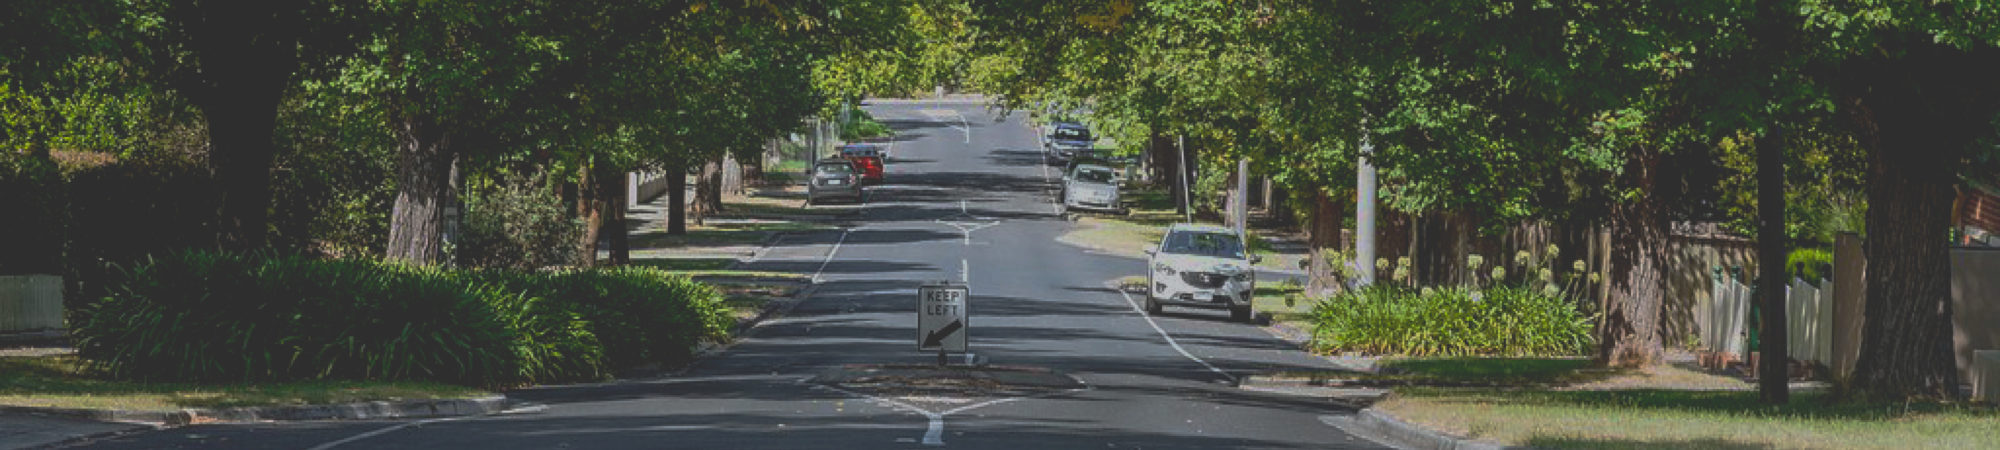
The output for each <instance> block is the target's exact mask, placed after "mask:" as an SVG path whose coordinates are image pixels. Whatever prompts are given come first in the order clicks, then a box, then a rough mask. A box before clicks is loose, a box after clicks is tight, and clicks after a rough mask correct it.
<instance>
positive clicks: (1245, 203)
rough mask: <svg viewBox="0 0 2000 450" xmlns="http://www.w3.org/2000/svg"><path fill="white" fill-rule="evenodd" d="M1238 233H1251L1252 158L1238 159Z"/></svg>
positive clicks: (1241, 234) (1247, 234) (1246, 235)
mask: <svg viewBox="0 0 2000 450" xmlns="http://www.w3.org/2000/svg"><path fill="white" fill-rule="evenodd" d="M1235 200H1236V201H1235V203H1236V204H1235V207H1236V234H1237V235H1240V236H1243V237H1248V236H1249V235H1250V158H1248V157H1243V158H1237V159H1236V198H1235Z"/></svg>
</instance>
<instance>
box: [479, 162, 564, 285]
mask: <svg viewBox="0 0 2000 450" xmlns="http://www.w3.org/2000/svg"><path fill="white" fill-rule="evenodd" d="M582 236H583V223H582V222H580V221H578V220H576V217H575V214H573V213H572V212H571V211H570V210H569V209H568V208H567V207H566V205H564V204H563V202H562V199H561V198H558V197H557V196H556V194H555V192H554V190H553V189H550V188H549V187H548V186H546V185H545V183H543V182H542V181H541V180H538V179H528V178H512V179H509V180H507V181H504V182H501V183H497V184H495V185H494V186H491V187H490V188H487V189H479V190H474V191H473V193H472V195H467V196H466V201H465V224H464V227H463V228H461V230H460V234H459V238H458V240H457V242H456V244H455V245H456V247H457V248H455V249H453V253H454V254H455V255H456V258H457V260H458V263H459V264H460V265H462V266H466V267H505V268H515V269H536V268H541V267H547V266H555V265H565V264H570V263H573V262H575V261H576V260H577V256H578V254H577V251H578V250H577V242H579V241H580V240H581V239H582Z"/></svg>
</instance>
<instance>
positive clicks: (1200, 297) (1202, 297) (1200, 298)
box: [1194, 292, 1215, 302]
mask: <svg viewBox="0 0 2000 450" xmlns="http://www.w3.org/2000/svg"><path fill="white" fill-rule="evenodd" d="M1194 301H1197V302H1212V301H1215V294H1213V293H1208V292H1196V293H1194Z"/></svg>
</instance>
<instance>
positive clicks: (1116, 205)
mask: <svg viewBox="0 0 2000 450" xmlns="http://www.w3.org/2000/svg"><path fill="white" fill-rule="evenodd" d="M1056 199H1057V201H1060V202H1062V206H1063V210H1064V211H1099V212H1111V213H1118V214H1124V213H1125V206H1124V204H1123V203H1122V202H1121V201H1120V197H1119V195H1118V173H1117V172H1116V171H1113V170H1111V168H1110V167H1105V166H1102V165H1097V164H1080V165H1077V166H1075V167H1074V168H1071V169H1070V171H1069V172H1066V173H1065V174H1064V175H1063V189H1062V193H1060V194H1058V196H1057V198H1056Z"/></svg>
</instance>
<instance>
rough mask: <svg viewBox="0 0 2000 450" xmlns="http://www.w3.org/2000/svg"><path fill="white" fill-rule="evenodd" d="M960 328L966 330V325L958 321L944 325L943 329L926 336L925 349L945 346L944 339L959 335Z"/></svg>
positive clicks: (940, 328)
mask: <svg viewBox="0 0 2000 450" xmlns="http://www.w3.org/2000/svg"><path fill="white" fill-rule="evenodd" d="M959 328H965V324H964V323H960V322H959V321H956V320H954V321H951V323H947V324H944V326H943V327H939V328H938V329H937V330H936V331H932V332H930V334H927V335H924V347H936V346H940V345H944V338H947V337H951V334H952V333H957V332H958V329H959Z"/></svg>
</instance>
